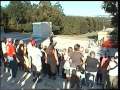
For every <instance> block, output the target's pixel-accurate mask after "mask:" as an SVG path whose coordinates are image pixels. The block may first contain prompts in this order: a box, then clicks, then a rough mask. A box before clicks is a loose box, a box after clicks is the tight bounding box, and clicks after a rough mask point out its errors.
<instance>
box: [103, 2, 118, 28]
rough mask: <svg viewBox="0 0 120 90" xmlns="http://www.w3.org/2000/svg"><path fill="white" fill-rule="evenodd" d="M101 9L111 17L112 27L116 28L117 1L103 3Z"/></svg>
mask: <svg viewBox="0 0 120 90" xmlns="http://www.w3.org/2000/svg"><path fill="white" fill-rule="evenodd" d="M102 8H103V9H104V10H105V11H106V12H108V13H111V15H112V16H113V17H112V24H113V26H114V27H117V26H118V1H104V3H103V4H102Z"/></svg>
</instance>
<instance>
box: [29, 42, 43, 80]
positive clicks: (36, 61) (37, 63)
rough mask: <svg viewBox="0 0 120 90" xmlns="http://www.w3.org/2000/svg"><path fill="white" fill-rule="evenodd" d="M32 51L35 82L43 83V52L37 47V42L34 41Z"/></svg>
mask: <svg viewBox="0 0 120 90" xmlns="http://www.w3.org/2000/svg"><path fill="white" fill-rule="evenodd" d="M31 44H32V51H31V58H32V71H33V81H37V80H38V81H41V78H40V74H41V70H42V61H41V57H42V52H41V50H40V49H39V48H38V47H37V42H36V41H35V40H32V42H31Z"/></svg>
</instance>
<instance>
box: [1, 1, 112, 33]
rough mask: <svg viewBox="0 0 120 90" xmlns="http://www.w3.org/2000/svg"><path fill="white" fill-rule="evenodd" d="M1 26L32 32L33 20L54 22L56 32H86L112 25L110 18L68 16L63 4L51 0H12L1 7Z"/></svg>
mask: <svg viewBox="0 0 120 90" xmlns="http://www.w3.org/2000/svg"><path fill="white" fill-rule="evenodd" d="M0 8H1V16H0V18H1V26H4V28H5V30H6V32H8V31H10V32H11V31H17V32H23V31H24V32H31V31H32V23H33V22H44V21H45V22H46V21H48V22H52V30H53V32H54V33H55V34H84V33H87V32H94V31H99V30H102V29H103V26H105V27H106V28H107V27H112V25H111V22H110V21H109V19H110V18H105V17H81V16H66V15H65V14H64V12H63V8H62V6H61V4H60V3H59V1H58V2H56V3H55V4H51V2H50V1H40V2H39V4H31V2H30V1H10V3H9V5H8V6H6V7H1V6H0Z"/></svg>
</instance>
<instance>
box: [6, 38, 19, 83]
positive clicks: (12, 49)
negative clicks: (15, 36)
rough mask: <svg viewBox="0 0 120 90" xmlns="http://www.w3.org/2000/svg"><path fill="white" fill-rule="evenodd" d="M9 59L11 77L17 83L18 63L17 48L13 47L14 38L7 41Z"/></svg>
mask: <svg viewBox="0 0 120 90" xmlns="http://www.w3.org/2000/svg"><path fill="white" fill-rule="evenodd" d="M6 46H7V50H6V54H7V59H8V62H9V67H10V69H11V76H12V79H13V80H12V82H13V83H14V82H15V78H16V74H17V62H16V53H15V47H14V46H13V42H12V38H8V39H7V44H6Z"/></svg>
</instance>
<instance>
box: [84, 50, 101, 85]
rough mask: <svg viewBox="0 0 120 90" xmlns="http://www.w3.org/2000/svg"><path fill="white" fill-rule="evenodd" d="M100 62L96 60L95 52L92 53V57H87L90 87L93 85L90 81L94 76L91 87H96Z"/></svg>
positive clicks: (87, 74) (87, 78)
mask: <svg viewBox="0 0 120 90" xmlns="http://www.w3.org/2000/svg"><path fill="white" fill-rule="evenodd" d="M98 65H99V62H98V60H97V59H96V58H95V52H94V51H91V52H90V56H88V57H87V59H86V67H85V69H86V80H87V85H88V86H89V85H90V84H91V83H89V82H88V81H90V77H91V76H92V77H93V79H92V81H93V82H92V84H91V87H94V85H95V79H96V74H97V68H98Z"/></svg>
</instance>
